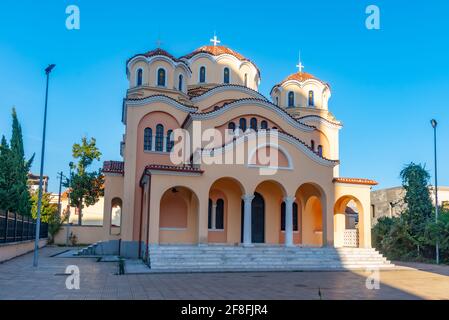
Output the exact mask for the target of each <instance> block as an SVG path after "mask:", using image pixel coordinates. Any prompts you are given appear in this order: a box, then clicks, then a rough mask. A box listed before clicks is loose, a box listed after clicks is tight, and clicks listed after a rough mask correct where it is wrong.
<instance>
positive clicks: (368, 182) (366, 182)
mask: <svg viewBox="0 0 449 320" xmlns="http://www.w3.org/2000/svg"><path fill="white" fill-rule="evenodd" d="M333 182H339V183H348V184H361V185H370V186H376V185H378V184H379V183H378V182H377V181H374V180H371V179H364V178H342V177H337V178H334V179H333Z"/></svg>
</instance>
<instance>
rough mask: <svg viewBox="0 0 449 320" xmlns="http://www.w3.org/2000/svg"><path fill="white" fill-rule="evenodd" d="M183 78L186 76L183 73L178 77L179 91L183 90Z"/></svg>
mask: <svg viewBox="0 0 449 320" xmlns="http://www.w3.org/2000/svg"><path fill="white" fill-rule="evenodd" d="M183 79H184V77H183V76H182V74H180V75H179V77H178V90H179V91H182V86H183V83H182V80H183Z"/></svg>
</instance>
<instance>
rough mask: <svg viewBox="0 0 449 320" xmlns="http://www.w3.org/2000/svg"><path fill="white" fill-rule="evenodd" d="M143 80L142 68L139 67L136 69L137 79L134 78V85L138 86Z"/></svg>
mask: <svg viewBox="0 0 449 320" xmlns="http://www.w3.org/2000/svg"><path fill="white" fill-rule="evenodd" d="M142 82H143V70H142V69H139V70H137V79H136V85H137V86H138V87H140V86H141V85H142Z"/></svg>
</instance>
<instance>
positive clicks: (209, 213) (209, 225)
mask: <svg viewBox="0 0 449 320" xmlns="http://www.w3.org/2000/svg"><path fill="white" fill-rule="evenodd" d="M207 228H208V229H209V230H210V229H212V200H211V199H209V206H208V207H207Z"/></svg>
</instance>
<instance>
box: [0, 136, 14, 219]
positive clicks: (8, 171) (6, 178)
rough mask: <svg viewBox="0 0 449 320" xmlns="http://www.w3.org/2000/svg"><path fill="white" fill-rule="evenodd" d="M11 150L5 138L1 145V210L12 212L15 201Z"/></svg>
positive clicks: (3, 137)
mask: <svg viewBox="0 0 449 320" xmlns="http://www.w3.org/2000/svg"><path fill="white" fill-rule="evenodd" d="M13 171H14V170H13V162H12V155H11V150H10V149H9V145H8V142H7V141H6V138H5V136H2V140H1V143H0V209H2V210H7V211H12V210H13V209H14V199H13V197H11V186H12V185H13V183H14V174H13Z"/></svg>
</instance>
